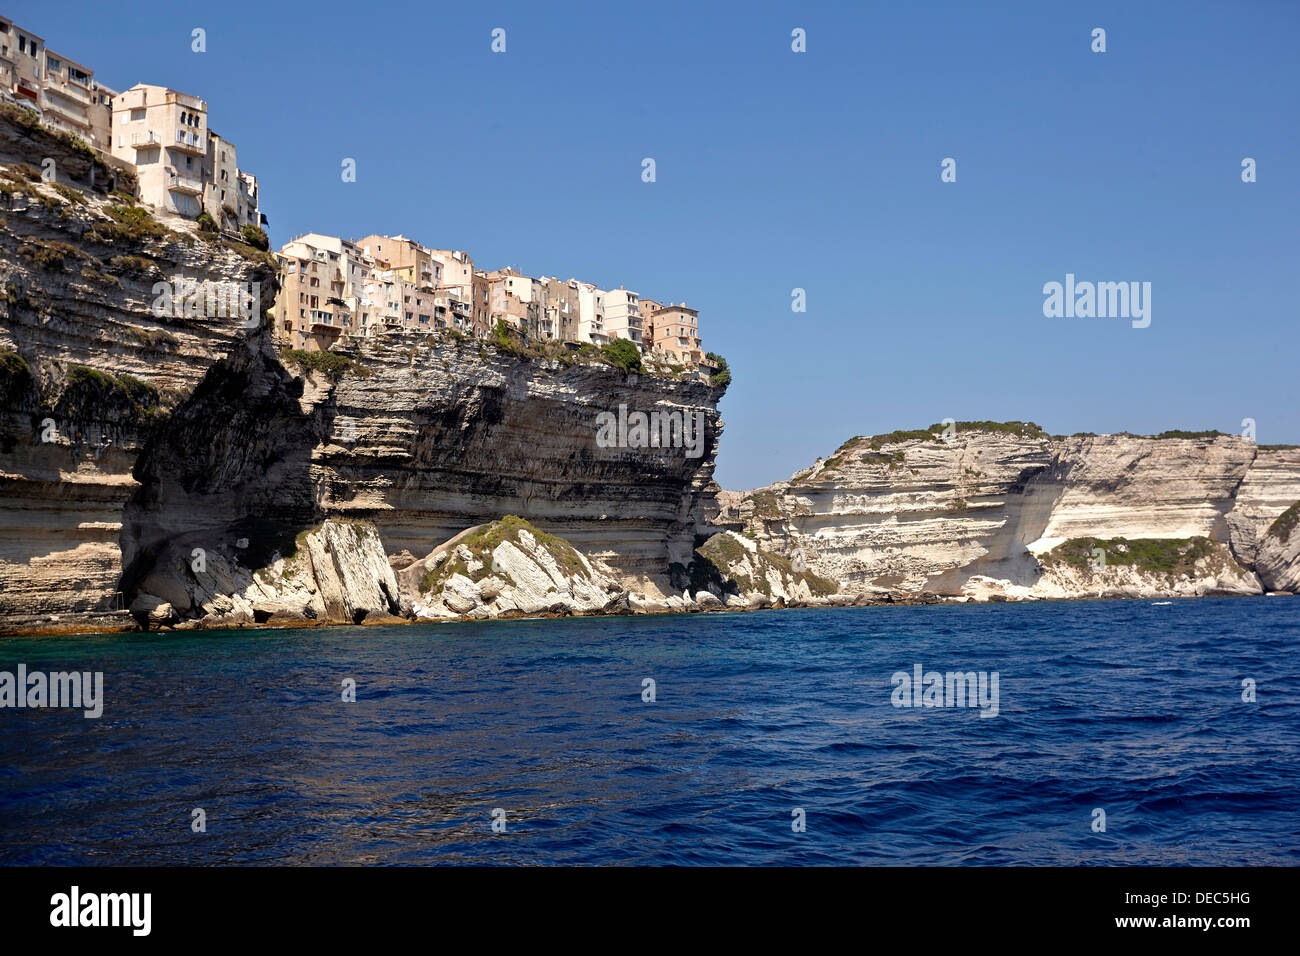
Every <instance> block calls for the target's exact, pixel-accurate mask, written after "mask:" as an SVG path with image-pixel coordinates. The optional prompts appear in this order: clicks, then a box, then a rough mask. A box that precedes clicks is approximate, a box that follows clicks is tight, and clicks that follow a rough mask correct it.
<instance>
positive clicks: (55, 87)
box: [45, 80, 94, 106]
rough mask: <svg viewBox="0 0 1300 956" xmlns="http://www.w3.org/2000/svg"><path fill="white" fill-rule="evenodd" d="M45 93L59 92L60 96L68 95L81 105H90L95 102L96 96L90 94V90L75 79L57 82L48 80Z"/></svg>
mask: <svg viewBox="0 0 1300 956" xmlns="http://www.w3.org/2000/svg"><path fill="white" fill-rule="evenodd" d="M45 93H46V94H47V95H48V94H50V93H57V94H58V95H60V96H65V97H67V98H68V99H70V100H72V101H73V102H75V103H77V104H78V105H80V106H89V105H90V104H91V103H93V102H94V98H93V97H92V96H91V95H90V90H88V89H86V88H85V87H84V86H82V85H81V84H80V83H77V82H76V81H74V80H68V81H66V82H57V83H52V82H47V84H46V86H45Z"/></svg>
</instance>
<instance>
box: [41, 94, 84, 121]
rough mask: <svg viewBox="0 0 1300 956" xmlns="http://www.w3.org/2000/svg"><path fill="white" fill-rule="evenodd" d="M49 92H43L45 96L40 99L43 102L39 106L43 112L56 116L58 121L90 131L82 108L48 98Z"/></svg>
mask: <svg viewBox="0 0 1300 956" xmlns="http://www.w3.org/2000/svg"><path fill="white" fill-rule="evenodd" d="M50 92H51V91H50V90H45V91H44V93H45V95H44V96H43V97H42V98H41V99H42V100H43V102H42V104H41V105H42V107H43V108H44V109H45V110H47V111H49V112H51V113H55V114H57V115H58V117H59V119H62V120H64V121H65V122H68V123H73V124H75V125H77V126H80V127H84V128H85V129H90V121H89V120H88V119H87V118H86V110H85V109H84V108H83V107H81V106H78V105H77V104H75V103H68V102H65V101H63V100H59V99H55V98H54V97H51V96H50ZM56 92H57V91H56Z"/></svg>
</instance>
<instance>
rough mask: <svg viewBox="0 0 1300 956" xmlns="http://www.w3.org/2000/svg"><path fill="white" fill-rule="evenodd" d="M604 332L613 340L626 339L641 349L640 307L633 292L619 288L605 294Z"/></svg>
mask: <svg viewBox="0 0 1300 956" xmlns="http://www.w3.org/2000/svg"><path fill="white" fill-rule="evenodd" d="M605 332H606V334H607V335H608V336H609V337H610V339H611V340H613V339H628V340H629V341H631V342H633V343H635V344H636V347H637V348H638V349H639V348H641V343H642V328H641V306H640V298H639V297H638V296H637V294H636V293H635V292H632V291H629V290H628V289H624V288H623V287H622V286H619V287H618V288H617V289H610V290H609V291H608V292H606V293H605Z"/></svg>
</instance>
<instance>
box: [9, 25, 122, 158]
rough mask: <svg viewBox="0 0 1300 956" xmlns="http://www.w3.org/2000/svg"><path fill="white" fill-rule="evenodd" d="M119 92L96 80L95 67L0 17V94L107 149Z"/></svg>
mask: <svg viewBox="0 0 1300 956" xmlns="http://www.w3.org/2000/svg"><path fill="white" fill-rule="evenodd" d="M115 96H117V92H116V91H115V90H112V89H110V88H109V87H107V86H104V85H102V84H100V83H98V82H97V81H96V80H95V71H94V70H92V69H90V68H89V67H87V66H85V65H84V64H81V63H78V62H77V61H76V60H73V59H70V58H69V57H66V56H64V55H63V54H61V53H55V52H54V51H53V50H50V49H48V48H47V47H46V45H45V40H44V38H43V37H40V36H37V35H36V34H35V33H33V32H32V31H30V30H27V29H24V28H23V27H20V26H18V25H17V24H15V23H14V22H13V21H12V20H10V19H9V18H7V17H0V97H2V98H3V99H5V100H9V101H12V102H14V103H15V104H17V105H19V106H24V107H26V108H28V109H30V110H32V111H34V112H35V113H36V114H37V115H38V116H39V117H40V120H41V123H42V124H44V125H45V126H48V127H50V128H51V129H56V130H59V131H61V132H65V133H71V134H72V135H74V136H79V137H81V138H82V139H84V140H85V141H86V142H87V143H88V144H89V145H90V146H91V147H92V148H94V149H96V150H99V151H100V152H101V153H105V154H108V153H110V152H111V143H110V136H111V133H112V110H113V107H112V102H113V98H114V97H115Z"/></svg>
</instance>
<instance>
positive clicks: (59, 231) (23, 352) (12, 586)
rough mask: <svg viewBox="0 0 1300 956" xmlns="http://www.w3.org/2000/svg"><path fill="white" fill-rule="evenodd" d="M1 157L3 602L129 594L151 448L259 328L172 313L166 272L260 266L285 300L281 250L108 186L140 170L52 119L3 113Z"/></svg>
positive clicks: (93, 602)
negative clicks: (141, 468) (103, 154)
mask: <svg viewBox="0 0 1300 956" xmlns="http://www.w3.org/2000/svg"><path fill="white" fill-rule="evenodd" d="M44 159H52V160H53V161H54V165H53V166H48V167H47V166H46V165H45V164H44V163H43V160H44ZM0 161H3V163H4V165H2V166H0V212H2V214H3V221H2V225H0V288H2V289H3V295H0V495H2V496H3V505H2V506H0V618H17V619H21V618H24V617H29V616H32V615H49V614H59V613H65V614H66V613H67V612H81V611H89V610H92V609H97V608H98V609H110V608H113V607H118V608H122V607H124V606H125V600H124V599H123V598H122V597H121V596H119V595H118V593H117V592H118V591H119V584H118V581H119V578H120V576H121V573H122V563H121V559H120V549H119V546H118V537H119V534H120V531H121V522H122V510H123V508H124V506H125V504H126V501H127V499H128V498H129V497H130V495H131V493H132V491H133V489H134V488H135V486H136V482H135V480H134V479H133V477H132V475H131V470H132V467H133V465H134V462H135V458H136V456H137V455H138V454H139V452H140V449H141V448H142V447H143V446H144V444H145V442H146V441H147V439H148V436H149V434H150V433H151V430H152V429H153V427H154V426H155V425H156V423H157V422H158V421H159V420H160V418H161V417H163V416H164V415H165V414H166V412H167V410H168V409H169V408H171V407H173V406H174V405H175V404H176V403H177V402H178V401H179V400H180V398H181V396H183V395H184V394H185V393H187V392H188V391H189V390H191V389H192V388H193V387H194V385H195V384H196V383H197V382H198V381H199V379H200V378H202V376H203V375H204V373H205V371H206V370H207V368H208V367H209V366H211V364H212V363H213V362H214V361H216V360H218V359H220V358H221V356H222V355H223V354H224V353H225V352H226V351H227V350H228V349H229V348H230V347H231V346H232V345H233V344H234V343H235V342H236V341H238V340H241V339H243V338H244V337H245V336H246V335H247V330H246V329H243V328H241V327H240V326H239V324H238V323H236V322H233V321H226V320H213V319H203V318H198V317H195V316H193V315H191V316H186V315H185V314H184V312H183V311H182V312H181V313H180V314H179V315H176V314H173V313H168V314H159V311H158V310H155V309H154V308H153V305H154V303H155V300H156V295H155V293H154V285H155V283H158V282H167V281H171V280H172V279H174V278H184V279H186V280H190V281H193V282H195V283H201V282H206V283H240V284H243V283H249V282H259V283H261V295H262V301H263V303H264V304H269V303H270V301H271V300H272V298H273V296H274V292H275V285H274V277H273V271H272V269H271V267H270V260H269V257H267V256H265V255H264V254H262V253H259V252H257V251H256V250H252V249H249V248H247V247H242V248H237V247H236V246H235V245H234V244H229V243H225V242H222V241H220V240H212V241H208V240H204V239H201V238H199V236H198V235H197V233H196V232H192V231H191V232H185V231H181V232H177V231H175V230H173V229H171V228H168V227H164V226H162V225H161V224H159V223H157V222H155V221H154V220H152V218H151V217H149V216H148V214H147V213H145V212H144V210H143V209H141V208H140V207H138V206H136V205H135V203H134V201H133V198H132V196H131V195H130V193H128V192H121V191H118V192H116V193H113V194H110V193H109V192H108V191H107V190H108V189H109V188H111V187H114V186H117V187H119V188H133V186H132V184H131V183H130V182H129V181H125V180H124V181H118V180H116V179H114V178H111V177H110V176H109V175H107V173H106V171H105V170H103V169H100V168H99V167H97V166H96V164H95V163H94V162H92V161H90V160H88V159H87V158H86V157H85V156H84V155H82V153H81V152H80V151H79V150H77V149H76V148H74V147H73V146H71V145H69V143H68V141H67V140H65V139H64V138H62V137H59V136H57V135H55V134H52V133H50V132H49V131H47V130H44V129H40V128H36V129H29V128H26V127H23V126H20V125H16V124H14V123H13V122H11V121H9V120H8V119H7V118H4V117H0ZM42 168H50V169H53V170H55V171H56V172H57V182H46V181H44V180H43V179H42V177H41V174H40V170H41V169H42ZM97 169H98V170H99V174H98V175H96V171H97Z"/></svg>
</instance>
